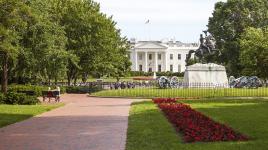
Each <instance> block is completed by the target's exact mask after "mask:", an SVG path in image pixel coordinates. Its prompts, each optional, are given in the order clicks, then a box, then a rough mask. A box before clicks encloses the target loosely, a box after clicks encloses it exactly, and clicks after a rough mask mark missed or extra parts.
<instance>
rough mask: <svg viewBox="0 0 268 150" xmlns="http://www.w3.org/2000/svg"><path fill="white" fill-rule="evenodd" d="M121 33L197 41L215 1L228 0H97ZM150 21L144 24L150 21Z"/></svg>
mask: <svg viewBox="0 0 268 150" xmlns="http://www.w3.org/2000/svg"><path fill="white" fill-rule="evenodd" d="M95 1H97V2H99V3H100V6H101V11H102V12H104V13H105V14H107V15H108V16H113V19H114V20H115V21H116V22H117V28H119V29H121V32H122V35H123V36H127V37H128V38H137V39H138V40H162V39H171V38H175V39H176V40H179V41H182V42H198V39H199V34H200V33H201V32H202V30H204V29H206V25H207V23H208V18H209V17H210V16H211V15H212V12H213V9H214V4H215V3H216V2H218V1H226V0H95ZM148 19H149V20H150V23H149V24H145V22H146V21H147V20H148Z"/></svg>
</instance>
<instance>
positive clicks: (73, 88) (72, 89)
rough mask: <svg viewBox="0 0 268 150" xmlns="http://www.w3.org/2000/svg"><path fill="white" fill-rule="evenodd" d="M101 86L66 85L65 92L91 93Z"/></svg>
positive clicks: (99, 89)
mask: <svg viewBox="0 0 268 150" xmlns="http://www.w3.org/2000/svg"><path fill="white" fill-rule="evenodd" d="M101 90H102V88H101V87H99V86H92V87H89V86H68V87H66V92H67V93H74V94H86V93H93V92H98V91H101Z"/></svg>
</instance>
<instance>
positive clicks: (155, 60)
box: [154, 52, 158, 72]
mask: <svg viewBox="0 0 268 150" xmlns="http://www.w3.org/2000/svg"><path fill="white" fill-rule="evenodd" d="M157 59H158V58H157V52H155V53H154V66H155V70H154V71H155V72H157V71H158V70H157V66H158V62H157Z"/></svg>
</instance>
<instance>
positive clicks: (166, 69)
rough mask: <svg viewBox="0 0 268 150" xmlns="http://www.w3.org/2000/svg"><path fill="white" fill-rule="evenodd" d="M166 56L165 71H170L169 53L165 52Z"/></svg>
mask: <svg viewBox="0 0 268 150" xmlns="http://www.w3.org/2000/svg"><path fill="white" fill-rule="evenodd" d="M164 55H165V71H168V53H167V52H165V53H164Z"/></svg>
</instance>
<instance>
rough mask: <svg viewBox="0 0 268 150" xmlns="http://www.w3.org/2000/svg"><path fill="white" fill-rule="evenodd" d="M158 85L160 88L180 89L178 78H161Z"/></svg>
mask: <svg viewBox="0 0 268 150" xmlns="http://www.w3.org/2000/svg"><path fill="white" fill-rule="evenodd" d="M158 85H159V87H160V88H178V87H179V86H180V84H179V78H178V77H176V76H173V77H171V78H168V77H165V76H161V77H160V78H158Z"/></svg>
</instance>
